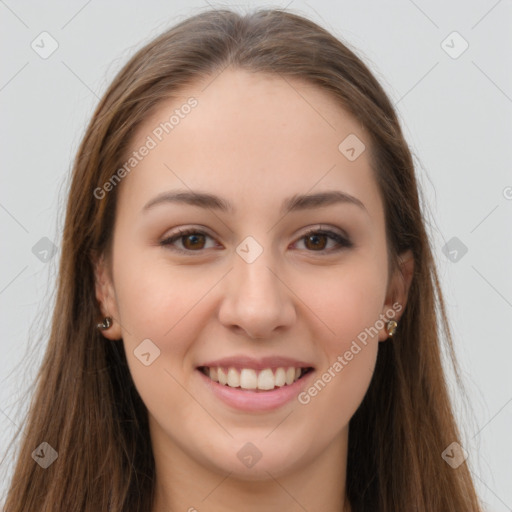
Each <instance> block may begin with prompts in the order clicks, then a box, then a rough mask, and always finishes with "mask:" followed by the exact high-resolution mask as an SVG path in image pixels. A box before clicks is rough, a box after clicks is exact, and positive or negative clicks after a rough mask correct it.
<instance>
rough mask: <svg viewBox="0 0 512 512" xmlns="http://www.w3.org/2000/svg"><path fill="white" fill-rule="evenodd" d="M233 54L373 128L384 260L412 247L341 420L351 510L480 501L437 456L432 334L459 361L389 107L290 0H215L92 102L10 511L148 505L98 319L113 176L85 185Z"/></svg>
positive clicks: (444, 409)
mask: <svg viewBox="0 0 512 512" xmlns="http://www.w3.org/2000/svg"><path fill="white" fill-rule="evenodd" d="M227 66H231V67H232V68H235V69H236V68H238V69H245V70H249V71H251V72H263V73H271V74H280V75H281V76H283V77H289V78H295V79H300V80H305V81H307V82H309V83H310V84H314V85H316V86H317V87H318V88H321V89H322V90H323V91H325V92H327V93H328V94H330V95H331V96H332V97H333V98H335V99H336V100H337V101H338V103H339V105H340V107H342V108H344V109H345V110H346V111H348V112H350V113H351V114H352V115H353V116H355V118H356V119H357V120H358V121H359V122H360V123H361V124H362V125H363V126H364V127H365V128H366V129H367V131H368V135H369V140H370V142H371V144H370V151H371V161H372V168H373V171H374V173H375V176H376V180H377V182H378V185H379V188H380V192H381V194H382V198H383V201H384V205H385V218H386V230H387V239H388V246H389V252H390V257H391V258H390V261H391V264H392V266H393V268H396V265H397V261H398V255H399V254H400V253H401V252H402V251H405V250H407V249H411V250H412V253H413V255H414V259H415V268H414V276H413V279H412V284H411V287H410V290H409V298H408V303H407V307H406V308H405V312H404V314H403V316H402V318H401V322H400V329H399V331H398V333H397V334H396V335H395V337H394V338H393V341H392V342H388V343H380V344H379V352H378V358H377V365H376V369H375V373H374V376H373V380H372V382H371V384H370V387H369V390H368V392H367V394H366V396H365V398H364V400H363V402H362V404H361V406H360V407H359V409H358V410H357V412H356V413H355V415H354V416H353V418H352V419H351V421H350V430H349V453H348V467H347V483H346V489H347V495H348V499H349V500H350V502H351V505H352V511H353V512H359V511H363V510H364V511H369V510H371V511H374V512H375V511H379V512H398V511H402V512H405V511H407V512H410V511H415V512H441V511H443V512H449V511H451V512H459V511H461V510H464V511H465V512H477V511H481V508H480V505H479V502H478V499H477V496H476V493H475V490H474V486H473V482H472V480H471V476H470V472H469V470H468V467H467V465H466V463H463V464H462V465H460V466H459V467H458V468H456V469H454V468H452V467H451V466H450V465H449V464H447V463H446V462H445V461H444V460H443V458H442V456H441V454H442V452H443V450H445V448H446V447H447V446H448V445H450V444H451V443H452V442H454V441H457V440H459V432H458V429H457V426H456V422H455V419H454V414H453V410H452V404H451V402H450V397H449V393H448V390H447V384H446V378H445V375H444V372H443V368H442V361H441V348H442V346H441V343H440V340H441V339H444V340H445V342H446V346H447V347H448V354H449V355H450V357H451V360H452V362H453V365H454V368H455V370H456V368H457V366H456V363H455V360H454V355H453V349H452V341H451V336H450V330H449V326H448V322H447V318H446V315H445V308H444V303H443V298H442V294H441V290H440V285H439V282H438V277H437V272H436V268H435V263H434V260H433V256H432V252H431V248H430V243H429V240H428V237H427V233H426V230H425V221H424V214H423V213H422V206H421V204H420V200H419V192H418V185H417V182H416V176H415V170H414V165H413V160H412V157H411V152H410V150H409V147H408V145H407V143H406V141H405V139H404V136H403V134H402V131H401V128H400V124H399V121H398V119H397V115H396V113H395V111H394V108H393V105H392V103H391V102H390V100H389V99H388V97H387V95H386V93H385V92H384V90H383V88H382V87H381V86H380V85H379V83H378V82H377V80H376V79H375V78H374V76H373V75H372V73H371V72H370V71H369V69H368V68H367V66H366V65H365V64H364V63H363V62H362V60H361V59H360V58H359V57H358V56H357V55H356V54H355V52H354V51H351V50H350V49H349V48H348V47H347V46H346V45H345V44H343V43H342V42H341V41H339V40H338V39H337V38H335V37H334V36H333V35H331V34H330V33H329V32H327V31H326V30H324V29H323V28H321V27H319V26H318V25H316V24H315V23H313V22H312V21H309V20H307V19H305V18H303V17H301V16H298V15H295V14H292V13H290V12H287V11H284V10H258V11H254V12H251V13H249V14H246V15H239V14H237V13H235V12H232V11H230V10H211V11H206V12H203V13H201V14H198V15H195V16H193V17H191V18H189V19H187V20H185V21H182V22H181V23H179V24H178V25H176V26H175V27H173V28H171V29H170V30H168V31H166V32H165V33H163V34H162V35H160V36H159V37H158V38H156V39H155V40H153V41H152V42H150V43H149V44H148V45H146V46H145V47H144V48H142V49H141V50H140V51H138V52H137V53H136V54H135V56H133V57H132V58H131V60H130V61H129V62H128V63H127V64H126V65H125V66H124V68H123V69H122V70H121V71H120V72H119V74H118V75H117V76H116V77H115V79H114V81H113V83H112V84H111V85H110V87H109V89H108V90H107V92H106V93H105V95H104V96H103V98H102V99H101V101H100V103H99V105H98V107H97V108H96V111H95V112H94V115H93V117H92V120H91V122H90V124H89V126H88V128H87V131H86V134H85V136H84V138H83V141H82V143H81V146H80V148H79V150H78V154H77V156H76V160H75V162H74V167H73V172H72V180H71V187H70V191H69V197H68V203H67V211H66V219H65V226H64V232H63V239H62V255H61V260H60V268H59V275H58V287H57V295H56V300H55V310H54V314H53V319H52V326H51V333H50V338H49V344H48V347H47V349H46V353H45V356H44V361H43V363H42V366H41V368H40V371H39V374H38V377H37V379H36V384H37V387H36V391H35V393H34V396H33V400H32V403H31V407H30V410H29V412H28V418H27V421H26V424H25V427H24V434H25V436H24V438H23V440H22V442H21V443H20V449H19V453H18V454H17V462H16V465H15V468H14V472H13V476H12V481H11V484H10V489H9V493H8V496H7V501H6V511H7V512H21V511H27V510H30V511H50V510H51V511H54V510H70V511H79V510H80V511H84V512H98V511H106V510H110V511H112V512H118V511H119V512H120V511H126V512H132V511H133V512H135V511H145V512H147V511H149V510H151V506H152V496H153V483H154V481H155V468H154V460H153V455H152V451H151V445H150V440H149V431H148V422H147V410H146V408H145V405H144V403H143V402H142V400H141V398H140V396H139V395H138V393H137V391H136V389H135V387H134V384H133V381H132V378H131V375H130V372H129V369H128V366H127V362H126V357H125V353H124V349H123V345H122V340H119V341H117V342H106V340H105V338H103V337H102V336H101V334H100V333H99V332H98V330H97V329H96V323H97V321H98V319H99V318H100V310H99V306H98V303H97V301H96V298H95V279H94V268H93V256H94V255H97V254H102V253H108V249H109V246H110V243H111V240H112V231H113V224H114V217H115V211H116V197H117V190H116V188H115V187H114V189H113V190H112V191H111V192H110V193H108V194H106V195H105V197H104V198H102V199H97V198H96V197H95V195H94V191H95V190H96V189H97V188H98V187H102V185H103V184H104V183H105V182H107V181H108V180H109V179H110V178H111V176H112V174H113V172H114V171H115V170H116V169H118V168H119V167H120V166H121V165H122V156H123V154H124V152H125V151H126V149H127V148H128V147H129V144H130V142H131V140H132V137H133V134H134V132H135V131H136V129H137V127H138V126H139V125H140V124H141V122H143V121H144V120H145V119H146V118H147V116H149V115H150V114H151V113H152V112H153V111H154V110H155V108H157V107H158V105H159V104H160V103H161V102H162V101H163V100H164V99H169V98H172V97H173V94H174V93H176V92H177V91H178V90H183V89H184V88H186V86H187V85H190V84H193V83H194V82H196V81H197V80H198V79H204V78H208V77H211V78H212V79H213V78H214V77H215V75H216V74H218V73H221V72H222V71H223V70H224V69H225V68H226V67H227ZM455 374H456V375H457V376H458V372H457V371H456V372H455ZM42 442H47V443H48V444H49V445H50V446H51V447H53V448H54V449H55V450H56V451H57V452H58V459H57V460H56V461H55V462H54V463H53V464H52V465H51V466H50V467H48V468H47V469H42V468H41V467H39V465H37V464H36V463H35V462H34V461H33V460H32V458H31V454H32V452H33V450H34V449H35V448H36V447H37V446H39V445H40V443H42Z"/></svg>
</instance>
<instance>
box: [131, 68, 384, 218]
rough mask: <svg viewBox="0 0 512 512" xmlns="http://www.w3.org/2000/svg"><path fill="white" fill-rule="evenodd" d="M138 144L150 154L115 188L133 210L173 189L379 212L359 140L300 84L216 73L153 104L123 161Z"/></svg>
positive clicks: (363, 134) (360, 133)
mask: <svg viewBox="0 0 512 512" xmlns="http://www.w3.org/2000/svg"><path fill="white" fill-rule="evenodd" d="M190 98H193V100H192V101H191V100H190ZM191 105H193V106H191ZM150 140H151V142H150V143H149V142H148V141H150ZM363 144H364V146H363ZM144 145H151V146H152V148H151V149H150V151H148V152H147V154H146V156H144V157H143V158H142V159H141V160H140V161H138V162H137V165H136V169H134V172H130V173H129V175H128V176H127V177H126V178H125V179H124V180H123V183H122V188H125V189H126V190H125V192H123V194H122V195H124V196H125V198H124V201H126V200H130V202H131V203H133V202H135V203H139V204H138V205H137V206H140V207H142V206H143V205H142V204H141V202H142V201H143V200H147V199H148V198H149V197H150V196H151V195H155V194H157V193H159V192H162V191H164V190H172V189H176V188H180V189H184V188H190V189H201V190H208V191H211V192H212V193H215V194H218V195H221V196H226V195H228V196H230V197H231V199H232V201H233V202H236V200H237V198H238V199H240V200H241V199H242V198H248V197H249V196H250V197H253V198H255V199H259V200H260V204H264V205H265V208H267V207H268V206H269V205H270V203H272V202H273V199H274V198H275V201H276V205H277V202H278V201H281V199H282V197H284V196H286V197H289V196H290V195H292V194H294V193H306V192H308V191H311V192H316V191H319V190H326V189H331V188H336V189H338V190H340V189H341V190H343V191H344V192H346V193H348V194H351V195H354V196H356V197H359V198H360V199H361V200H362V201H363V202H365V203H366V202H367V201H369V202H370V203H374V206H376V208H377V209H380V208H381V205H380V199H379V197H378V196H379V194H378V190H377V186H376V182H375V179H374V176H373V172H372V170H371V167H370V156H369V151H368V149H369V145H370V141H369V140H368V135H367V131H366V130H365V128H364V127H363V126H362V125H361V124H360V123H359V122H358V121H357V120H356V119H355V118H354V117H353V116H351V115H350V114H349V113H348V112H346V111H345V110H344V109H343V108H342V107H341V106H340V104H339V103H338V102H337V101H336V100H335V99H334V98H333V97H332V96H330V95H329V94H327V93H326V92H325V91H323V90H321V89H320V88H318V87H316V86H313V85H311V84H308V83H307V82H304V81H303V80H298V79H294V78H290V77H283V76H280V75H269V74H262V73H252V72H248V71H244V70H232V69H226V70H224V71H223V72H221V73H220V74H218V75H213V76H210V77H208V78H206V79H204V80H202V81H201V82H197V83H196V84H194V85H192V86H189V87H186V88H184V89H182V90H180V91H178V93H175V94H174V96H173V98H172V99H169V100H166V101H163V102H162V103H161V104H160V105H159V106H158V108H157V109H156V110H155V111H154V112H153V114H152V115H151V116H150V117H148V118H147V119H146V120H145V121H144V122H143V124H142V125H141V126H139V128H138V130H137V132H136V134H135V137H134V139H133V141H132V143H131V145H130V148H129V152H128V153H127V155H126V159H128V157H129V156H130V154H131V152H133V151H136V150H137V149H138V148H140V147H142V146H144ZM365 147H366V149H364V148H365ZM352 148H353V149H354V151H355V156H356V158H355V159H354V158H353V157H354V151H351V152H350V151H349V152H348V153H347V149H348V150H351V149H352ZM347 156H348V157H350V158H348V157H347ZM124 201H123V202H124ZM279 206H280V203H279ZM378 213H379V212H378V211H375V214H378Z"/></svg>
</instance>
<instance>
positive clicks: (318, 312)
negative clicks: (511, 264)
mask: <svg viewBox="0 0 512 512" xmlns="http://www.w3.org/2000/svg"><path fill="white" fill-rule="evenodd" d="M417 188H418V187H417V183H416V178H415V173H414V167H413V162H412V158H411V153H410V151H409V148H408V146H407V143H406V141H405V140H404V137H403V134H402V132H401V129H400V126H399V123H398V120H397V116H396V114H395V112H394V109H393V107H392V105H391V103H390V101H389V99H388V98H387V96H386V94H385V92H384V91H383V89H382V87H381V86H380V85H379V84H378V82H377V81H376V80H375V78H374V77H373V75H372V74H371V72H370V71H369V70H368V68H367V67H366V66H365V65H364V64H363V63H362V61H361V60H360V59H359V58H358V57H357V56H356V55H355V54H354V53H353V52H352V51H350V50H349V49H348V48H347V47H346V46H345V45H343V44H342V43H341V42H340V41H338V40H337V39H335V38H334V37H333V36H332V35H330V34H329V33H328V32H326V31H325V30H323V29H322V28H320V27H319V26H317V25H316V24H314V23H313V22H311V21H308V20H306V19H304V18H301V17H299V16H297V15H293V14H291V13H288V12H284V11H279V10H261V11H257V12H255V13H252V14H250V15H247V16H240V15H238V14H235V13H234V12H231V11H228V10H220V11H218V10H216V11H210V12H205V13H202V14H200V15H197V16H194V17H192V18H190V19H188V20H185V21H184V22H182V23H180V24H179V25H177V26H175V27H174V28H172V29H171V30H169V31H167V32H165V33H164V34H162V35H161V36H159V37H158V38H157V39H156V40H154V41H153V42H151V43H150V44H148V45H147V46H146V47H145V48H143V49H142V50H140V51H139V52H138V53H137V54H136V55H135V56H134V57H133V58H132V59H131V60H130V62H128V64H127V65H126V66H125V67H124V69H123V70H121V72H120V73H119V74H118V76H117V77H116V78H115V79H114V81H113V83H112V85H111V86H110V88H109V90H108V91H107V92H106V94H105V95H104V97H103V99H102V100H101V102H100V104H99V106H98V108H97V109H96V112H95V113H94V115H93V118H92V120H91V123H90V125H89V127H88V129H87V132H86V134H85V137H84V139H83V142H82V144H81V147H80V149H79V151H78V154H77V157H76V161H75V166H74V169H73V177H72V184H71V189H70V193H69V201H68V208H67V212H66V223H65V228H64V236H63V242H62V257H61V264H60V274H59V283H58V295H57V300H56V307H55V313H54V317H53V324H52V331H51V336H50V343H49V345H48V348H47V352H46V356H45V359H44V363H43V365H42V368H41V370H40V374H39V379H38V388H37V392H36V394H35V397H34V401H33V404H32V407H31V411H30V413H29V418H28V422H27V426H26V428H25V434H26V436H25V438H24V439H23V442H22V444H21V449H20V453H19V455H18V461H17V465H16V468H15V471H14V475H13V479H12V484H11V488H10V491H9V494H8V498H7V502H6V510H7V512H18V511H22V510H31V511H35V510H41V511H43V510H84V511H94V512H97V511H100V510H109V511H152V512H160V511H167V510H172V511H175V510H189V511H193V510H200V511H218V510H240V508H241V507H242V506H243V508H244V510H250V511H257V510H258V511H259V510H266V511H268V510H275V511H281V510H287V511H295V510H310V511H313V510H332V511H335V510H336V511H351V512H356V511H363V510H364V511H380V512H391V511H394V512H397V511H411V510H414V511H418V512H427V511H428V512H440V511H454V512H455V511H462V510H464V511H465V512H469V511H471V512H477V511H480V510H481V508H480V505H479V503H478V499H477V497H476V494H475V491H474V487H473V483H472V481H471V477H470V473H469V470H468V468H467V465H466V463H465V461H464V458H465V455H464V450H463V448H462V447H461V446H460V444H459V442H458V440H459V434H458V430H457V426H456V423H455V420H454V416H453V412H452V407H451V404H450V399H449V395H448V392H447V387H446V380H445V376H444V374H443V370H442V367H441V358H440V347H441V345H440V336H441V334H442V333H444V334H445V335H446V342H447V344H448V347H449V349H450V350H451V341H450V334H449V329H448V325H447V320H446V316H445V310H444V306H443V299H442V295H441V292H440V287H439V283H438V279H437V274H436V269H435V265H434V261H433V258H432V253H431V249H430V245H429V241H428V238H427V235H426V231H425V227H424V220H423V217H422V211H421V208H420V204H419V200H418V190H417ZM436 307H437V309H436Z"/></svg>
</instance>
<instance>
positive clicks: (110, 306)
mask: <svg viewBox="0 0 512 512" xmlns="http://www.w3.org/2000/svg"><path fill="white" fill-rule="evenodd" d="M93 265H94V278H95V290H96V300H97V301H98V304H99V306H100V310H101V314H102V316H103V318H104V317H106V316H110V317H112V325H111V326H110V327H109V328H108V329H105V330H104V331H101V334H102V335H103V336H104V337H105V338H108V339H109V340H119V339H121V338H122V333H121V324H120V323H119V313H118V308H117V302H116V298H115V297H116V294H115V289H114V283H113V281H112V276H111V274H110V271H109V268H108V265H107V262H106V260H105V257H104V255H103V254H102V255H101V256H99V257H96V258H94V259H93ZM103 318H101V319H98V322H101V321H102V320H103Z"/></svg>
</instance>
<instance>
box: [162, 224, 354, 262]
mask: <svg viewBox="0 0 512 512" xmlns="http://www.w3.org/2000/svg"><path fill="white" fill-rule="evenodd" d="M335 229H337V230H338V231H335V230H334V229H332V228H330V227H329V226H326V227H324V225H322V224H320V225H316V226H313V227H309V228H308V229H307V231H305V232H303V233H302V234H301V235H300V236H299V237H298V238H296V239H295V242H293V243H292V245H294V244H296V243H298V242H300V241H302V240H303V239H304V238H306V237H307V236H309V235H312V234H320V235H325V236H327V237H328V238H330V239H331V240H334V241H335V242H336V243H337V247H335V248H331V249H321V250H319V251H313V250H310V251H308V250H306V251H307V252H309V253H312V254H315V253H318V254H319V255H325V254H332V253H336V252H339V251H341V250H343V249H350V248H351V247H353V246H354V244H353V242H352V241H351V239H350V237H349V236H348V234H347V233H346V232H345V231H344V230H341V229H339V228H335ZM191 234H199V235H205V236H206V237H209V238H211V239H212V240H214V237H213V236H212V235H211V234H210V233H209V232H208V230H206V228H203V227H195V226H190V227H186V228H179V229H177V231H175V232H173V233H171V234H170V235H168V236H166V237H165V238H164V239H163V240H161V241H160V242H159V245H161V246H163V247H165V248H168V249H169V250H172V251H174V252H177V253H181V254H187V255H194V256H197V255H201V254H203V253H204V251H206V249H198V250H196V251H194V250H190V249H180V248H177V247H172V244H173V243H175V242H177V241H179V240H180V239H181V238H183V237H185V236H187V235H191Z"/></svg>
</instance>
